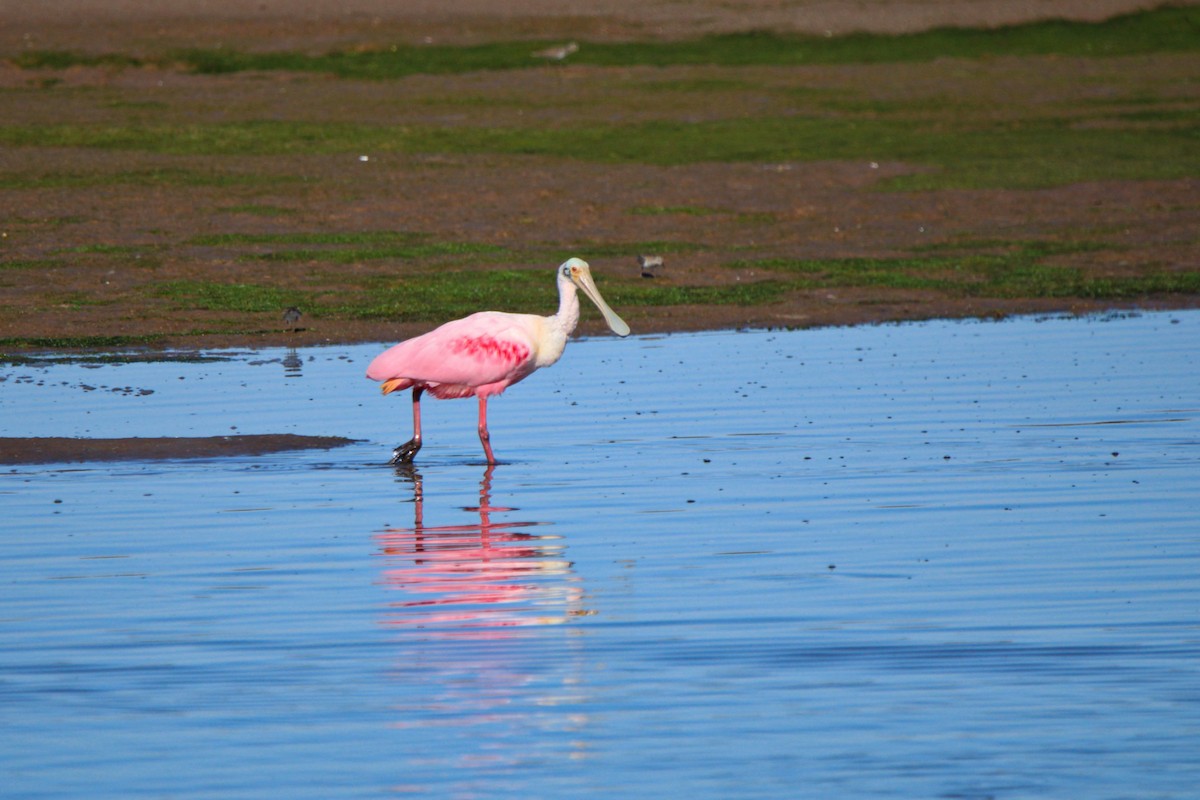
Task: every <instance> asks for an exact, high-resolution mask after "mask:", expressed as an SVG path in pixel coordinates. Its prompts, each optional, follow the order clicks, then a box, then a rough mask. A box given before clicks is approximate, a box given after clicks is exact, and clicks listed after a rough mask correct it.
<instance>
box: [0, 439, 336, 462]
mask: <svg viewBox="0 0 1200 800" xmlns="http://www.w3.org/2000/svg"><path fill="white" fill-rule="evenodd" d="M352 443H353V440H352V439H346V438H344V437H341V436H300V435H297V434H293V433H273V434H247V435H241V436H203V437H186V436H185V437H179V436H162V437H156V438H140V437H129V438H123V439H91V438H73V437H63V436H53V437H28V438H25V437H0V464H10V465H16V464H72V463H79V462H94V461H166V460H176V459H193V458H228V457H233V456H261V455H268V454H270V453H281V452H286V451H289V450H331V449H333V448H335V447H343V446H345V445H348V444H352Z"/></svg>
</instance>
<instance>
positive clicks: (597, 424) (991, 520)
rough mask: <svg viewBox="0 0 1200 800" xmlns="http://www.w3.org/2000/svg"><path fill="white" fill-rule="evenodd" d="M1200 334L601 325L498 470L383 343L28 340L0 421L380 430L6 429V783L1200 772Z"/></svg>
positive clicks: (713, 788) (623, 780) (1117, 778)
mask: <svg viewBox="0 0 1200 800" xmlns="http://www.w3.org/2000/svg"><path fill="white" fill-rule="evenodd" d="M1198 342H1200V315H1198V314H1197V312H1194V311H1192V312H1187V311H1181V312H1166V313H1145V314H1133V315H1127V314H1116V315H1106V316H1103V317H1091V318H1023V319H1016V320H1008V321H1002V322H988V323H982V322H931V323H921V324H903V325H886V326H868V327H856V328H828V329H817V330H807V331H787V332H785V331H765V330H764V331H744V332H720V333H707V334H684V335H662V336H635V337H633V338H631V339H629V340H615V339H612V338H594V339H584V340H580V341H575V342H572V343H571V344H569V345H568V348H567V351H566V353H565V355H564V357H563V359H562V361H560V362H559V363H558V364H556V365H555V366H554V367H553V368H551V369H549V370H545V371H543V372H541V373H539V374H538V375H536V376H534V377H532V378H530V379H529V380H528V381H525V382H523V383H521V384H519V385H517V386H515V387H513V388H511V389H509V390H508V392H506V393H505V395H504V396H503V397H500V398H497V399H496V400H495V401H494V403H493V405H492V407H491V409H490V411H491V418H490V422H491V429H492V440H493V445H494V446H495V448H496V453H497V456H498V457H499V458H500V460H501V463H500V464H498V465H496V466H495V467H490V468H489V467H488V466H487V465H485V464H483V463H481V458H480V454H479V443H478V440H477V438H476V435H475V429H474V417H475V407H474V404H473V403H471V402H454V401H443V402H438V401H430V402H429V403H427V404H425V407H424V409H423V411H424V417H425V418H424V425H425V436H426V443H425V447H424V449H423V450H422V451H421V454H420V456H419V457H418V459H417V463H416V464H415V465H413V466H411V467H408V468H405V469H393V468H391V467H388V466H386V464H385V462H386V460H387V458H388V456H389V455H390V453H391V448H392V447H393V446H395V445H396V444H397V443H399V442H401V441H404V440H405V439H407V438H408V435H409V430H408V426H409V424H410V417H409V404H408V403H407V402H405V399H406V398H404V397H401V398H399V399H397V398H394V397H392V398H383V397H380V396H379V393H378V387H377V386H376V385H375V384H374V383H372V382H370V381H367V380H365V379H363V378H362V371H363V368H364V366H365V364H366V363H368V362H369V360H370V359H371V358H372V357H373V356H374V355H375V354H376V353H378V352H379V350H380V349H381V347H382V345H378V344H376V345H367V346H333V347H324V348H296V349H289V348H273V349H266V350H261V351H250V352H247V351H237V352H218V353H209V354H206V355H207V356H211V358H210V359H207V360H196V361H188V362H180V361H174V362H172V361H169V360H166V361H157V362H156V361H152V360H127V361H124V362H111V363H103V364H94V363H93V364H83V363H79V362H78V361H73V360H71V358H70V357H60V358H57V359H51V360H49V361H45V362H39V363H37V364H15V365H8V366H5V367H3V368H0V377H4V378H6V380H4V381H3V382H0V402H2V403H3V409H2V410H3V413H2V414H0V436H7V437H52V436H59V437H87V438H95V439H102V438H105V439H109V438H111V439H131V438H141V437H145V438H155V437H178V438H180V439H185V438H199V439H210V438H220V437H223V436H235V437H240V436H255V435H258V434H262V433H264V432H265V433H271V434H293V435H295V436H299V437H340V438H341V439H346V440H352V441H350V442H349V443H348V444H345V445H344V446H339V447H333V448H329V449H299V450H287V451H280V452H276V453H263V454H258V455H250V454H236V455H229V456H223V457H218V458H197V459H178V460H175V459H171V460H158V459H145V460H122V461H113V462H101V461H95V462H91V463H79V462H75V463H49V464H9V465H5V466H4V467H3V468H0V506H2V507H3V509H4V513H5V525H4V527H3V530H2V531H0V585H2V586H4V587H5V588H4V596H5V603H4V611H3V618H4V624H3V626H2V627H0V700H2V701H3V702H0V719H2V720H3V723H4V724H3V726H0V765H3V770H4V778H5V786H6V788H7V789H8V790H9V791H11V792H13V793H14V794H15V796H22V797H26V796H27V797H39V796H47V797H48V796H71V795H81V794H86V795H88V796H91V797H114V798H115V797H127V796H130V795H136V794H158V795H167V794H169V795H173V796H178V797H197V798H198V797H208V796H214V795H218V794H226V795H228V794H236V795H237V796H239V797H278V796H281V795H286V796H289V797H314V798H316V797H328V796H332V795H339V794H340V795H345V794H354V795H357V796H370V797H375V796H379V797H383V796H392V795H394V794H396V793H398V792H399V793H404V792H407V793H426V794H430V795H434V796H472V795H475V796H478V795H483V796H489V797H514V798H515V797H528V796H562V795H565V794H568V793H587V794H592V795H598V796H603V795H610V796H611V795H631V794H655V795H662V796H670V795H676V794H680V793H682V792H686V793H687V794H689V795H695V796H698V797H713V798H717V797H731V796H737V797H764V798H765V797H779V796H796V797H813V798H817V797H831V796H843V797H852V796H881V797H905V798H907V797H914V798H915V797H922V798H924V797H989V796H990V797H1005V796H1013V797H1017V796H1038V797H1049V798H1064V799H1065V798H1077V797H1118V796H1147V795H1152V796H1156V797H1165V798H1178V799H1179V800H1183V799H1184V798H1190V797H1191V796H1192V795H1193V794H1194V787H1195V785H1197V782H1200V767H1198V766H1197V765H1196V763H1195V759H1194V753H1193V751H1194V747H1192V739H1191V737H1190V732H1191V731H1194V730H1195V729H1196V728H1197V726H1198V725H1200V704H1198V703H1197V701H1196V696H1195V691H1194V687H1195V685H1196V681H1197V679H1200V668H1198V667H1197V664H1200V639H1198V637H1197V635H1196V621H1195V614H1194V610H1195V608H1196V606H1197V602H1198V601H1200V585H1198V584H1197V582H1196V579H1195V576H1196V575H1197V574H1200V542H1198V540H1197V537H1196V529H1195V521H1196V519H1200V477H1198V476H1200V403H1198V401H1197V398H1200V378H1197V375H1200V364H1197V363H1196V362H1197V358H1200V355H1198V354H1200V348H1198V347H1197V346H1196V345H1197V343H1198ZM83 385H87V386H117V387H125V386H128V387H132V388H133V389H135V391H128V392H113V391H86V390H83V389H82V388H80V387H81V386H83ZM70 387H75V388H74V389H73V390H69V391H67V390H66V389H69V388H70ZM141 390H152V391H148V392H144V391H141ZM234 429H235V430H234ZM13 765H15V766H13ZM914 765H917V766H914ZM797 776H802V778H803V780H802V781H797Z"/></svg>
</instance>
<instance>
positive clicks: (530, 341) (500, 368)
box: [367, 258, 629, 464]
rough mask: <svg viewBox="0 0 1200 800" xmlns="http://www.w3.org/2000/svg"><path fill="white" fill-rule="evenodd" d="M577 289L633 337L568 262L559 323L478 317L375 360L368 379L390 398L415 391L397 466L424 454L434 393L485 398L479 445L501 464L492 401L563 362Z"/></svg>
mask: <svg viewBox="0 0 1200 800" xmlns="http://www.w3.org/2000/svg"><path fill="white" fill-rule="evenodd" d="M577 288H578V289H582V290H583V292H584V294H586V295H587V296H588V297H589V298H590V299H591V301H592V302H593V303H595V304H596V307H597V308H599V309H600V313H601V314H603V315H604V320H605V322H607V323H608V327H609V328H611V329H612V331H613V333H615V334H617V335H618V336H628V335H629V326H628V325H626V324H625V321H624V320H623V319H621V318H620V317H619V316H617V314H616V312H615V311H613V310H612V309H611V308H609V307H608V303H606V302H604V298H603V297H601V296H600V292H599V290H598V289H596V284H595V283H594V282H593V281H592V272H591V269H590V268H589V267H588V265H587V262H586V261H583V260H581V259H578V258H570V259H567V260H566V261H564V262H563V263H562V264H561V265H560V266H559V267H558V313H557V314H555V315H554V316H551V317H539V316H537V315H536V314H506V313H504V312H502V311H480V312H479V313H477V314H472V315H471V316H469V317H464V318H463V319H456V320H454V321H452V322H447V323H446V324H445V325H442V326H441V327H440V328H437V329H435V330H432V331H430V332H429V333H426V334H422V335H421V336H417V337H415V338H413V339H407V340H405V341H403V342H401V343H400V344H398V345H396V346H394V347H392V348H390V349H388V350H385V351H384V352H383V353H381V354H379V355H378V356H376V358H375V360H374V361H372V362H371V364H370V366H368V367H367V377H368V378H370V379H371V380H373V381H383V393H384V394H391V393H392V392H395V391H402V390H404V389H408V388H410V387H411V388H412V407H413V438H412V439H410V440H409V441H407V442H405V443H404V444H402V445H400V446H399V447H397V448H396V449H395V450H394V451H393V452H392V459H391V463H392V464H407V463H409V462H411V461H412V460H413V458H414V457H415V456H416V455H417V451H418V450H420V449H421V395H422V394H423V393H424V392H425V391H426V390H428V391H429V393H430V394H432V395H433V396H434V397H437V398H439V399H448V398H455V397H469V396H471V395H475V396H476V397H478V398H479V441H480V443H481V444H482V445H483V452H484V455H486V456H487V462H488V463H489V464H495V463H496V457H495V456H494V455H493V454H492V445H491V442H490V437H489V434H488V428H487V399H488V397H490V396H492V395H494V394H500V393H501V392H503V391H504V390H505V389H507V388H508V387H509V386H511V385H513V384H514V383H516V382H517V381H519V380H521V379H523V378H526V377H528V376H529V375H530V374H532V373H533V372H534V370H537V369H540V368H541V367H548V366H550V365H551V364H553V363H554V362H555V361H558V359H559V356H561V355H562V353H563V349H564V348H565V347H566V346H567V337H568V336H569V335H570V334H571V331H573V330H575V325H576V323H578V322H579V298H578V297H577V296H576V289H577Z"/></svg>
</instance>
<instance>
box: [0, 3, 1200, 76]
mask: <svg viewBox="0 0 1200 800" xmlns="http://www.w3.org/2000/svg"><path fill="white" fill-rule="evenodd" d="M559 43H561V42H520V41H519V42H492V43H486V44H479V45H472V46H451V45H399V44H397V45H391V46H387V47H379V48H376V49H360V50H354V51H352V52H346V51H333V52H329V53H326V54H322V55H308V54H304V53H294V52H266V53H247V52H240V51H237V50H231V49H228V48H210V49H192V50H183V51H177V52H173V53H169V54H165V55H163V56H159V57H156V58H152V59H140V58H133V57H130V56H124V55H119V54H106V55H87V54H81V53H72V52H64V51H46V50H42V51H27V52H22V53H20V54H19V55H17V56H16V57H14V58H13V59H12V60H13V62H14V63H16V64H17V65H18V66H20V67H22V68H25V69H66V68H68V67H71V66H75V65H86V66H108V67H115V68H124V67H138V66H142V65H144V64H147V63H153V64H154V65H156V66H159V67H162V66H168V65H172V64H175V65H181V66H182V67H184V68H185V69H188V70H191V71H193V72H198V73H204V74H228V73H234V72H245V71H251V70H253V71H264V70H265V71H289V72H323V73H328V74H332V75H336V76H339V77H343V78H364V79H376V80H383V79H394V78H401V77H405V76H408V75H415V74H447V73H462V72H472V71H477V70H511V69H529V68H533V67H541V66H542V65H543V64H544V62H542V61H540V60H539V59H536V58H534V57H533V56H532V53H533V52H534V51H536V50H539V49H541V48H542V47H544V46H546V45H550V44H559ZM1197 50H1200V10H1197V9H1196V8H1195V7H1165V8H1159V9H1155V10H1150V11H1144V12H1139V13H1133V14H1127V15H1123V16H1118V17H1114V18H1112V19H1109V20H1107V21H1104V22H1100V23H1087V22H1068V21H1062V20H1050V21H1043V22H1033V23H1028V24H1022V25H1013V26H1007V27H1000V28H940V29H936V30H931V31H924V32H921V33H913V34H905V35H899V36H889V35H879V34H865V33H855V34H848V35H842V36H831V37H824V36H806V35H787V34H775V33H761V32H760V33H738V34H728V35H719V36H707V37H704V38H700V39H695V40H690V41H677V42H650V43H648V42H583V43H582V45H581V47H580V49H579V52H577V53H575V54H573V55H572V56H571V57H570V59H569V62H570V63H572V64H590V65H594V66H621V67H625V66H634V65H642V66H674V65H688V64H694V65H699V64H703V65H718V66H739V67H740V66H790V65H799V64H849V63H853V64H879V63H901V62H924V61H932V60H934V59H937V58H964V59H979V58H987V57H995V56H1031V55H1063V56H1086V57H1096V56H1120V55H1136V54H1143V53H1166V52H1196V51H1197ZM551 66H553V65H551ZM685 88H686V87H685ZM698 90H700V91H711V90H712V88H711V87H708V86H701V87H700V88H699V89H698Z"/></svg>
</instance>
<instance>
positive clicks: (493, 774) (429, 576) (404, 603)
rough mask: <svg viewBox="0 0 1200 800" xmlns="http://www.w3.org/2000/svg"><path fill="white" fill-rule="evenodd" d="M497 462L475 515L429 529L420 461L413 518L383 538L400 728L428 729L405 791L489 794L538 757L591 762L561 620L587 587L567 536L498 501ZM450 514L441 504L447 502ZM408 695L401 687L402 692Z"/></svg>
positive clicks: (572, 635)
mask: <svg viewBox="0 0 1200 800" xmlns="http://www.w3.org/2000/svg"><path fill="white" fill-rule="evenodd" d="M495 469H496V467H494V466H489V467H487V469H486V470H485V471H484V473H483V479H482V480H481V481H480V484H479V504H478V505H477V506H476V505H472V506H466V507H465V508H463V509H462V510H463V511H467V512H468V513H471V514H472V515H474V514H478V515H479V518H478V521H476V520H474V519H472V521H471V522H469V523H465V524H460V525H426V524H425V494H424V482H423V480H422V478H421V475H420V473H419V472H417V471H416V469H415V468H414V467H413V466H412V465H411V464H406V465H401V466H400V467H398V468H397V471H396V474H397V477H398V478H399V479H400V481H401V482H402V483H405V484H411V486H412V492H413V506H414V510H413V524H412V527H409V528H388V529H386V530H383V531H380V532H379V533H377V534H375V537H376V541H377V543H378V545H379V551H378V553H379V555H380V556H381V557H382V559H383V581H382V583H383V585H384V586H386V587H387V588H388V589H390V590H394V591H395V595H396V599H394V600H390V601H389V602H388V603H387V604H386V606H385V607H384V610H383V615H382V620H383V624H384V625H385V626H387V627H389V628H390V629H392V630H394V631H396V632H397V633H398V634H400V635H399V636H398V638H397V640H396V646H397V648H398V651H397V666H396V669H395V670H394V671H393V672H392V673H391V677H392V679H393V680H394V681H395V682H396V684H397V694H396V700H395V702H394V703H393V704H392V706H391V708H392V711H393V713H394V714H395V718H394V721H393V722H392V727H393V728H395V729H397V730H419V731H422V732H423V734H422V736H421V737H420V738H419V740H418V742H416V743H414V744H413V745H412V749H410V750H409V751H407V756H408V759H409V760H408V761H406V766H405V769H406V785H407V786H409V787H410V788H413V790H414V791H429V792H430V793H440V794H442V795H443V796H451V795H462V796H476V795H478V796H486V795H488V794H489V793H491V792H494V791H495V789H496V785H495V781H496V780H497V779H498V777H499V776H501V775H507V774H509V773H510V771H512V770H518V769H520V768H521V766H522V765H527V764H528V763H530V762H531V761H533V762H537V763H543V764H552V763H556V762H563V761H576V760H578V759H581V758H586V757H587V753H588V751H589V746H588V744H587V741H586V740H587V733H586V731H587V728H588V726H589V717H588V714H587V712H586V711H585V710H584V709H586V708H587V707H588V699H587V697H586V692H585V689H584V685H583V680H582V673H583V665H584V663H585V655H584V652H585V648H584V639H583V637H582V636H581V635H580V633H581V632H580V630H579V628H578V627H577V626H575V625H569V624H566V625H564V624H562V623H567V622H570V621H572V620H573V619H574V618H577V617H582V616H587V615H589V614H590V613H591V612H588V611H585V610H584V609H583V608H582V605H581V603H582V600H583V588H582V587H583V583H582V580H581V578H580V577H579V576H578V575H576V574H575V572H574V570H573V568H572V565H571V562H570V561H568V560H567V559H566V558H565V551H566V545H565V544H564V542H563V539H562V537H560V536H554V535H548V534H535V533H533V532H531V529H533V528H537V527H539V526H542V525H545V524H546V523H538V522H521V521H511V520H508V519H507V517H508V516H509V515H510V514H511V513H512V512H514V511H516V509H514V508H509V507H505V506H495V505H492V478H493V473H494V470H495ZM443 508H444V507H443ZM401 687H402V688H401Z"/></svg>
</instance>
